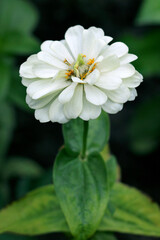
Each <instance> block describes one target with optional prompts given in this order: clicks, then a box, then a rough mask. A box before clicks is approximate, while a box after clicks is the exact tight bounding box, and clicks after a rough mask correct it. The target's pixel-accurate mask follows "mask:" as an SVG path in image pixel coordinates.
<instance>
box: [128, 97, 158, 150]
mask: <svg viewBox="0 0 160 240" xmlns="http://www.w3.org/2000/svg"><path fill="white" fill-rule="evenodd" d="M159 103H160V96H159V94H158V95H156V94H155V95H154V96H150V98H149V99H147V100H145V101H143V102H142V103H141V104H139V106H138V108H137V109H136V111H135V114H134V116H133V118H132V121H131V123H130V125H129V129H128V130H129V136H130V147H131V149H132V150H133V151H134V152H135V153H137V154H148V153H150V152H152V151H154V150H155V149H156V147H158V144H159V142H160V141H159V139H160V114H159V111H158V109H159ZM153 116H154V117H153Z"/></svg>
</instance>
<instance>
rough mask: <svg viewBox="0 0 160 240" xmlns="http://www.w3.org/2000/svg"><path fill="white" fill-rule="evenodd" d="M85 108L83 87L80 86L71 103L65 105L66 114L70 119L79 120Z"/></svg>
mask: <svg viewBox="0 0 160 240" xmlns="http://www.w3.org/2000/svg"><path fill="white" fill-rule="evenodd" d="M82 107H83V85H81V84H79V85H78V86H77V87H76V89H75V92H74V95H73V97H72V99H71V100H70V102H68V103H66V104H65V105H64V113H65V116H66V117H67V118H68V119H72V118H77V117H78V116H79V114H80V113H81V111H82Z"/></svg>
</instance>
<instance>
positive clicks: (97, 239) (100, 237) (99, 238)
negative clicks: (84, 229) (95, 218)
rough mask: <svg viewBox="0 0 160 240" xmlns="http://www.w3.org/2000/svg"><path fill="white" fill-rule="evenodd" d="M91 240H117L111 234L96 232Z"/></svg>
mask: <svg viewBox="0 0 160 240" xmlns="http://www.w3.org/2000/svg"><path fill="white" fill-rule="evenodd" d="M90 239H91V240H117V238H116V237H115V236H114V235H113V234H112V233H105V232H97V233H96V234H95V235H94V236H93V237H91V238H90Z"/></svg>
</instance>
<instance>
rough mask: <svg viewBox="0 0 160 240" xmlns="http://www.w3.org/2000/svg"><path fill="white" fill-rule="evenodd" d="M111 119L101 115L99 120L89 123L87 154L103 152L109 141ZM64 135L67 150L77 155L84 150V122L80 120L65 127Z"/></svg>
mask: <svg viewBox="0 0 160 240" xmlns="http://www.w3.org/2000/svg"><path fill="white" fill-rule="evenodd" d="M109 127H110V125H109V117H108V115H107V114H106V113H104V112H103V113H101V115H100V116H99V118H97V119H94V120H90V121H89V129H88V136H87V153H91V152H99V151H101V150H102V149H103V148H104V146H105V144H106V143H107V141H108V139H109V133H110V130H109ZM63 135H64V141H65V146H66V149H67V150H69V151H73V152H76V153H80V152H81V150H82V142H83V120H81V119H80V118H78V119H74V120H71V121H69V122H68V123H66V124H64V125H63Z"/></svg>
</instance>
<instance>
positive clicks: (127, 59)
mask: <svg viewBox="0 0 160 240" xmlns="http://www.w3.org/2000/svg"><path fill="white" fill-rule="evenodd" d="M137 58H138V57H137V56H136V55H134V54H130V53H127V54H125V55H124V56H123V57H121V58H120V59H119V60H120V64H121V65H123V64H127V63H130V62H133V61H135V60H136V59H137Z"/></svg>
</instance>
